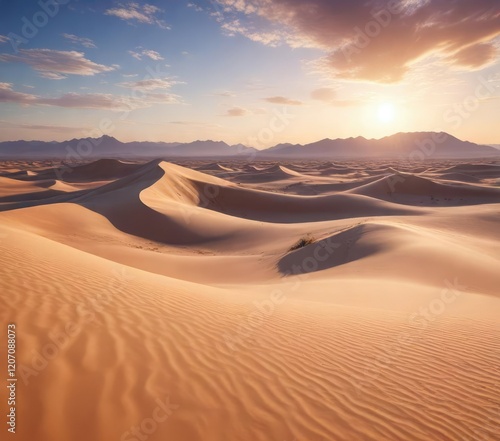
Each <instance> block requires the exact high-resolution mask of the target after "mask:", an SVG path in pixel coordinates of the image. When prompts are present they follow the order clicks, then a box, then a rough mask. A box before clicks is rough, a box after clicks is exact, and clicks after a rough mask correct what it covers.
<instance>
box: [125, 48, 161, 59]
mask: <svg viewBox="0 0 500 441" xmlns="http://www.w3.org/2000/svg"><path fill="white" fill-rule="evenodd" d="M128 53H129V54H130V55H132V56H133V57H134V58H135V59H137V60H142V57H143V56H145V57H148V58H151V59H152V60H155V61H160V60H164V58H163V57H162V56H161V55H160V54H159V53H158V52H156V51H152V50H149V49H143V50H142V51H141V52H135V51H128Z"/></svg>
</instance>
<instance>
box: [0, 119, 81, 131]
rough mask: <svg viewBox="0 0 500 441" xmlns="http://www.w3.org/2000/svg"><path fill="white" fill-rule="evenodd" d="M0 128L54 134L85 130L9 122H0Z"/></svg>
mask: <svg viewBox="0 0 500 441" xmlns="http://www.w3.org/2000/svg"><path fill="white" fill-rule="evenodd" d="M0 127H4V128H8V129H22V130H37V131H38V130H42V131H47V132H54V133H72V132H79V131H83V130H85V127H68V126H53V125H43V124H20V123H14V122H9V121H2V120H0Z"/></svg>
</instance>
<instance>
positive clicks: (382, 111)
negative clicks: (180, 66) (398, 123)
mask: <svg viewBox="0 0 500 441" xmlns="http://www.w3.org/2000/svg"><path fill="white" fill-rule="evenodd" d="M377 116H378V120H379V121H380V122H382V123H390V122H393V121H394V119H395V118H396V108H395V106H394V104H391V103H382V104H380V106H379V107H378V110H377Z"/></svg>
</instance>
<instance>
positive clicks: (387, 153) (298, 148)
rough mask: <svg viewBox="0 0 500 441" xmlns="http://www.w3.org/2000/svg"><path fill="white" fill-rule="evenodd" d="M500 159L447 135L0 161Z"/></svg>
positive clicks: (157, 146)
mask: <svg viewBox="0 0 500 441" xmlns="http://www.w3.org/2000/svg"><path fill="white" fill-rule="evenodd" d="M494 156H500V151H499V150H498V149H497V148H495V147H492V146H486V145H478V144H474V143H472V142H468V141H461V140H459V139H457V138H455V137H454V136H451V135H449V134H447V133H435V132H415V133H397V134H395V135H392V136H387V137H385V138H382V139H366V138H363V137H361V136H359V137H357V138H348V139H328V138H327V139H323V140H321V141H317V142H313V143H311V144H306V145H301V144H278V145H276V146H274V147H271V148H268V149H266V150H260V151H258V150H256V149H254V148H252V147H247V146H245V145H243V144H237V145H232V146H230V145H228V144H226V143H225V142H222V141H211V140H207V141H194V142H190V143H179V142H174V143H166V142H121V141H118V140H117V139H116V138H113V137H112V136H106V135H105V136H102V137H100V138H82V139H71V140H69V141H64V142H54V141H53V142H45V141H7V142H2V143H0V159H47V158H50V159H62V160H65V161H68V162H70V161H80V160H85V159H96V158H97V159H98V158H124V159H127V158H129V159H131V158H145V159H147V158H163V159H169V158H172V159H175V158H236V159H237V158H241V159H252V158H258V159H264V160H265V159H328V160H334V159H342V158H344V159H347V158H394V159H410V160H425V159H430V158H480V157H494Z"/></svg>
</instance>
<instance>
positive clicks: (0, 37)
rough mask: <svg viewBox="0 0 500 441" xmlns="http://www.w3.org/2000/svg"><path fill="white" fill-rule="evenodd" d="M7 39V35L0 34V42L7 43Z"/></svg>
mask: <svg viewBox="0 0 500 441" xmlns="http://www.w3.org/2000/svg"><path fill="white" fill-rule="evenodd" d="M8 41H9V37H7V36H6V35H0V44H2V43H7V42H8Z"/></svg>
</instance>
